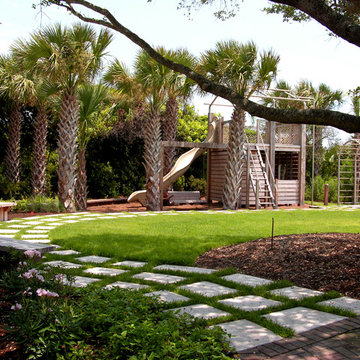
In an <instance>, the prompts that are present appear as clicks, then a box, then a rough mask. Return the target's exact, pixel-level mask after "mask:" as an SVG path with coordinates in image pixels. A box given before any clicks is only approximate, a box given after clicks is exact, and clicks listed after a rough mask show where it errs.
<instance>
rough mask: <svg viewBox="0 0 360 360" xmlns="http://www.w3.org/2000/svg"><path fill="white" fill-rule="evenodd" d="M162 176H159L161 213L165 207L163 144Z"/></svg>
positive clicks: (162, 158)
mask: <svg viewBox="0 0 360 360" xmlns="http://www.w3.org/2000/svg"><path fill="white" fill-rule="evenodd" d="M160 163H161V166H160V169H161V170H160V174H159V187H160V211H162V210H163V206H164V186H163V185H164V184H163V179H164V146H163V145H162V144H161V148H160Z"/></svg>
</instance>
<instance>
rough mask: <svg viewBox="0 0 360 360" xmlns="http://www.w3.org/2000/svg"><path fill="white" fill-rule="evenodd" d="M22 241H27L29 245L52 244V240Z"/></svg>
mask: <svg viewBox="0 0 360 360" xmlns="http://www.w3.org/2000/svg"><path fill="white" fill-rule="evenodd" d="M22 241H26V242H29V243H37V244H49V243H50V242H51V240H50V239H23V240H22Z"/></svg>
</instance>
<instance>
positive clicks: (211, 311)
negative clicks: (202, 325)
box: [168, 304, 230, 320]
mask: <svg viewBox="0 0 360 360" xmlns="http://www.w3.org/2000/svg"><path fill="white" fill-rule="evenodd" d="M168 311H173V312H177V313H178V314H179V315H183V314H188V315H191V316H193V317H195V318H201V319H205V320H209V319H213V318H217V317H223V316H228V315H230V314H229V313H227V312H225V311H222V310H219V309H216V308H214V307H212V306H209V305H206V304H196V305H189V306H183V307H178V308H174V309H170V310H168Z"/></svg>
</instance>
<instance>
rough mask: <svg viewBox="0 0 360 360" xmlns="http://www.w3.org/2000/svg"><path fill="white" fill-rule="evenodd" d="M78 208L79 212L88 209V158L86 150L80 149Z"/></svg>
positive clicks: (77, 187)
mask: <svg viewBox="0 0 360 360" xmlns="http://www.w3.org/2000/svg"><path fill="white" fill-rule="evenodd" d="M75 198H76V208H77V210H81V211H83V210H86V209H87V203H86V202H87V176H86V157H85V148H84V147H82V146H81V147H79V152H78V167H77V179H76V189H75Z"/></svg>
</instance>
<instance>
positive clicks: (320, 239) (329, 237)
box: [195, 233, 360, 299]
mask: <svg viewBox="0 0 360 360" xmlns="http://www.w3.org/2000/svg"><path fill="white" fill-rule="evenodd" d="M195 264H196V265H198V266H203V267H208V268H214V269H222V268H226V267H233V268H235V269H236V270H238V271H240V272H242V273H244V274H247V275H253V276H259V277H264V278H267V279H272V280H288V281H291V282H293V283H294V284H296V285H298V286H303V287H307V288H310V289H314V290H321V291H330V290H336V291H338V292H340V293H342V294H344V295H347V296H351V297H354V298H358V299H360V234H343V233H327V234H296V235H283V236H276V237H274V242H273V247H271V238H262V239H258V240H254V241H249V242H246V243H241V244H236V245H230V246H224V247H221V248H218V249H214V250H210V251H207V252H206V253H204V254H202V255H200V256H199V257H198V258H197V260H196V262H195Z"/></svg>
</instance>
